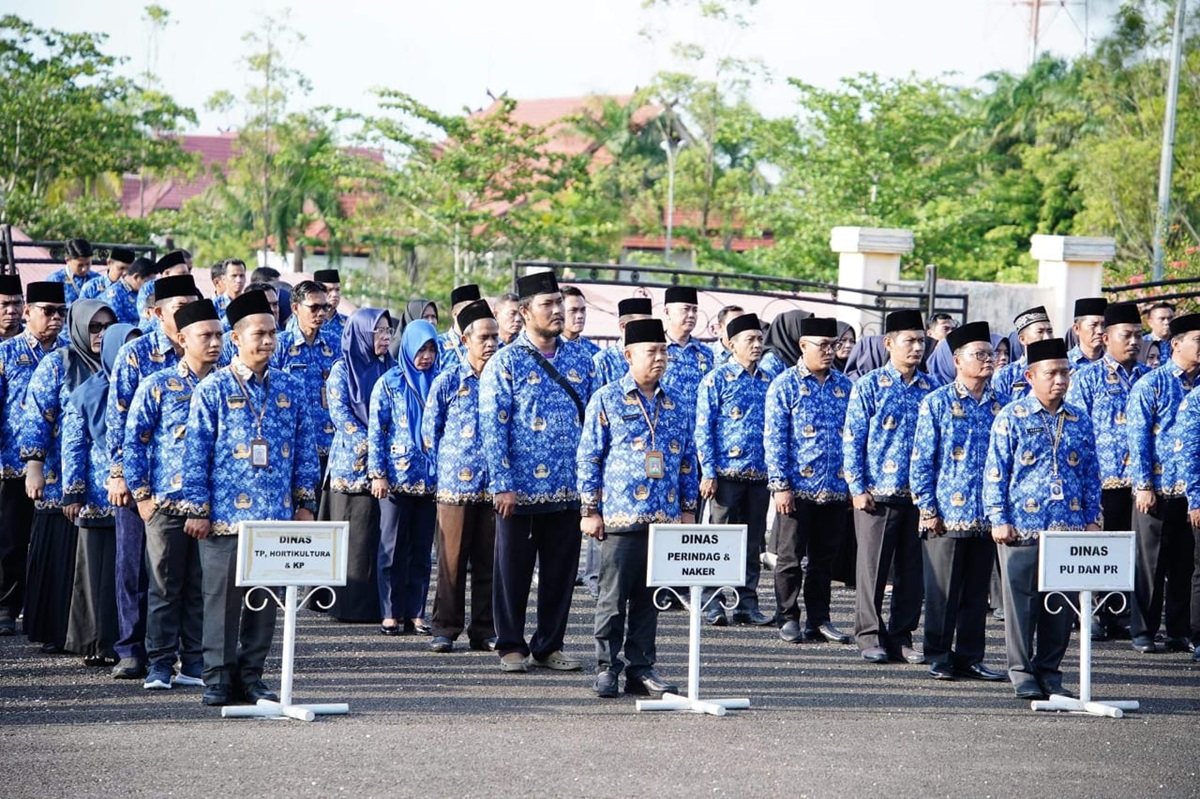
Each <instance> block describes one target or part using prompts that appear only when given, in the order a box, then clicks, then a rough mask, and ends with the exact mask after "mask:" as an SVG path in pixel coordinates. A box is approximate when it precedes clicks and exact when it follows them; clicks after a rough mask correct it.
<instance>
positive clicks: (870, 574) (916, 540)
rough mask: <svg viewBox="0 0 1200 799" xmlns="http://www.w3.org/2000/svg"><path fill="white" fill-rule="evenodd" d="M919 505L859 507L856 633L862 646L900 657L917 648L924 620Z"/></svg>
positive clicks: (856, 513) (855, 514) (886, 503)
mask: <svg viewBox="0 0 1200 799" xmlns="http://www.w3.org/2000/svg"><path fill="white" fill-rule="evenodd" d="M917 520H918V513H917V507H916V505H913V504H912V503H899V502H876V503H875V510H874V511H872V512H870V513H867V512H866V511H861V510H856V511H854V532H855V537H856V539H857V541H858V562H857V564H856V568H855V583H856V584H857V590H856V591H855V600H854V636H855V639H856V640H857V643H858V648H859V650H864V649H870V648H871V647H875V646H881V647H883V648H884V649H886V650H888V652H889V653H890V654H893V655H898V654H899V650H900V648H901V647H905V646H912V639H913V632H914V631H915V630H916V629H917V625H918V624H919V623H920V621H921V601H922V600H923V599H924V592H925V586H924V584H923V583H922V577H921V571H922V570H921V539H920V537H919V535H918V533H917ZM889 569H890V570H891V571H892V606H891V612H890V613H889V614H888V622H887V627H886V628H885V627H884V624H883V618H882V617H883V595H884V593H885V591H886V589H887V581H888V571H889Z"/></svg>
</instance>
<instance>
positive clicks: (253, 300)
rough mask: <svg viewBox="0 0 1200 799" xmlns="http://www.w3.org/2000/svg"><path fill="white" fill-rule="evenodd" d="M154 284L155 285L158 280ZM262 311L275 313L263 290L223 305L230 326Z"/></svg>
mask: <svg viewBox="0 0 1200 799" xmlns="http://www.w3.org/2000/svg"><path fill="white" fill-rule="evenodd" d="M155 285H156V286H157V285H158V282H156V283H155ZM262 313H265V314H270V315H271V316H274V315H275V310H274V309H273V308H271V303H270V302H268V301H267V293H266V292H265V291H247V292H246V293H245V294H241V295H239V296H238V298H237V299H235V300H231V301H230V303H229V305H227V306H226V307H225V320H226V321H227V322H229V326H230V327H233V326H234V325H236V324H237V323H238V322H240V321H242V320H243V319H245V318H246V317H247V316H254V315H255V314H262Z"/></svg>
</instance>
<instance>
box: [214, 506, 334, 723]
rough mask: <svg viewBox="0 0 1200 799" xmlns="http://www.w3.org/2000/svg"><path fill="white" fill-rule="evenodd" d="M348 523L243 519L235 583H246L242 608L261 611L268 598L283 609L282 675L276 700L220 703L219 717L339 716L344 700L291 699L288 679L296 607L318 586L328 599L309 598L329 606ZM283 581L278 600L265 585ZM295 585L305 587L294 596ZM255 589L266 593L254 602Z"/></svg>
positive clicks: (304, 718)
mask: <svg viewBox="0 0 1200 799" xmlns="http://www.w3.org/2000/svg"><path fill="white" fill-rule="evenodd" d="M349 534H350V524H349V523H348V522H243V523H242V525H241V528H240V530H239V531H238V574H237V584H238V585H239V586H244V585H248V586H251V588H250V590H249V591H247V592H246V600H245V602H246V607H248V608H250V609H251V610H255V611H261V610H265V609H266V607H267V605H268V604H269V603H270V602H272V601H273V602H275V604H276V605H278V606H279V607H281V608H283V676H282V677H281V678H280V681H279V701H278V702H271V701H269V700H266V699H260V700H259V701H258V704H256V705H230V706H228V707H223V708H221V717H222V718H227V719H229V718H290V719H297V720H299V721H312V720H313V719H315V718H316V717H317V716H329V715H345V714H346V713H349V712H350V706H349V705H348V704H344V703H334V704H321V705H294V704H292V679H293V677H294V676H295V669H296V611H297V610H299V609H300V608H302V607H304V606H305V605H307V604H308V603H309V602H310V601H314V600H313V597H314V596H315V595H316V594H317V592H319V591H328V592H329V600H328V602H321V601H320V600H315V601H316V604H317V606H318V607H320V608H324V609H326V610H327V609H329V608H330V607H332V606H333V601H334V599H335V598H336V593H335V592H334V590H333V588H332V587H331V586H335V585H345V584H346V544H347V538H348V537H349ZM277 585H281V586H285V588H284V595H283V599H282V600H281V599H280V598H279V595H278V594H276V593H275V589H274V588H272V587H271V586H277ZM298 586H315V587H309V589H308V593H306V594H305V595H304V597H303V598H299V596H298V593H299V591H298V590H297V587H298ZM256 591H262V592H264V593H265V594H266V595H265V596H263V597H261V598H259V600H258V601H257V603H256V602H255V601H254V600H253V599H252V597H253V596H254V593H255V592H256Z"/></svg>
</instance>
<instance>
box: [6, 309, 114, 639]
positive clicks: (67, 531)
mask: <svg viewBox="0 0 1200 799" xmlns="http://www.w3.org/2000/svg"><path fill="white" fill-rule="evenodd" d="M116 321H117V317H116V315H115V314H114V313H113V311H112V309H111V308H109V307H108V306H107V305H105V304H104V303H103V302H100V301H99V300H76V301H75V302H74V303H73V304H72V305H71V309H70V311H69V312H68V313H67V333H68V337H69V340H70V346H68V347H62V348H60V349H59V350H58V351H57V352H55V353H54V354H53V355H49V356H47V357H46V358H43V359H42V362H41V363H40V364H38V367H37V370H36V371H35V372H34V373H33V377H32V378H31V379H30V381H29V387H28V389H26V393H25V406H24V423H23V424H22V427H21V437H20V441H21V457H22V459H24V460H25V461H26V463H27V464H29V466H28V467H27V472H26V491H27V493H28V494H29V498H30V499H32V500H34V503H35V513H34V520H33V528H32V529H31V530H30V532H29V555H28V560H27V562H26V573H25V580H26V590H25V634H26V635H27V636H28V637H29V640H30V641H32V642H34V643H40V644H42V651H43V652H47V653H56V652H62V651H63V650H64V649H65V647H66V640H67V620H68V617H69V615H70V610H71V586H72V584H73V582H74V579H75V548H76V541H77V538H78V532H77V531H76V529H75V524H74V519H73V518H70V517H69V516H67V515H65V513H64V509H63V505H64V503H63V494H64V491H65V486H66V480H65V479H64V478H63V475H62V464H63V458H62V456H61V455H60V452H61V439H60V430H61V425H62V416H63V410H64V408H65V406H66V404H67V397H68V396H70V394H71V392H72V391H74V390H75V389H76V388H77V387H78V386H79V385H80V384H81V383H83V382H84V381H85V380H87V379H88V378H89V377H91V376H92V375H93V374H94V373H95V372H96V370H98V369H99V368H100V344H101V341H102V340H103V338H104V331H105V330H107V329H108V327H109V326H110V325H112V324H113V323H115V322H116ZM35 464H36V465H35Z"/></svg>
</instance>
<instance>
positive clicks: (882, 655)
mask: <svg viewBox="0 0 1200 799" xmlns="http://www.w3.org/2000/svg"><path fill="white" fill-rule="evenodd" d="M861 654H862V659H863V660H865V661H867V662H868V663H887V662H888V653H887V650H886V649H884V648H883V647H881V646H869V647H867V648H866V649H864V650H863V651H862V652H861Z"/></svg>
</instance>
